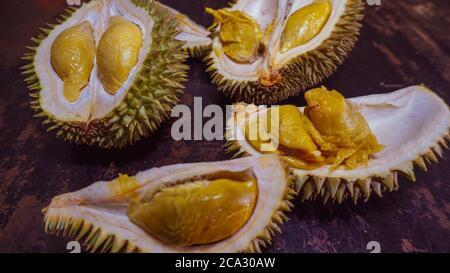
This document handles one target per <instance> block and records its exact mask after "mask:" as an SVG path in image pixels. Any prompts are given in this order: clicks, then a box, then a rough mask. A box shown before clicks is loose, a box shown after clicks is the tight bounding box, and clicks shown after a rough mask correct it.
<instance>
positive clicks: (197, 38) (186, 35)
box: [161, 4, 211, 48]
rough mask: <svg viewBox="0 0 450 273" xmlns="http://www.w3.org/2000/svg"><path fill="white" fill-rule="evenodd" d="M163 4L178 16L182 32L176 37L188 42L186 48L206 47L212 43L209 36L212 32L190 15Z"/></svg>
mask: <svg viewBox="0 0 450 273" xmlns="http://www.w3.org/2000/svg"><path fill="white" fill-rule="evenodd" d="M161 5H162V6H164V7H165V8H167V9H168V10H169V11H170V12H171V13H172V15H174V16H175V17H176V18H177V20H178V24H179V29H180V30H181V33H180V34H178V35H177V37H176V38H177V39H178V40H180V41H184V42H186V45H185V46H184V48H196V47H204V46H209V45H210V44H211V38H209V35H210V33H209V31H208V30H206V29H205V27H203V26H201V25H199V24H197V23H195V22H194V21H192V20H191V19H189V17H187V16H186V15H184V14H182V13H180V12H178V11H177V10H175V9H173V8H171V7H169V6H166V5H163V4H161Z"/></svg>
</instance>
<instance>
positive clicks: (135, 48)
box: [23, 0, 188, 148]
mask: <svg viewBox="0 0 450 273" xmlns="http://www.w3.org/2000/svg"><path fill="white" fill-rule="evenodd" d="M49 27H50V28H48V29H44V30H43V31H44V34H41V35H40V36H39V37H38V38H35V39H33V41H34V42H35V43H36V44H37V45H36V46H35V47H31V48H30V49H32V50H33V52H31V53H27V54H26V55H25V56H24V59H25V60H28V61H31V63H30V64H28V65H26V66H25V67H23V69H24V70H25V71H24V74H25V75H27V78H26V82H27V83H28V85H29V89H30V90H31V96H32V97H33V101H32V108H33V109H35V110H36V111H37V115H36V116H38V117H43V118H44V119H45V121H44V125H46V126H47V127H48V130H55V131H57V136H58V137H60V138H63V139H65V140H68V141H70V142H75V143H78V144H87V145H95V146H99V147H104V148H112V147H124V146H126V145H128V144H131V143H134V142H135V141H137V140H139V139H141V138H143V137H146V136H147V135H149V134H150V133H151V132H153V131H154V130H155V129H156V128H157V127H158V126H159V125H160V124H161V123H162V122H163V121H164V120H165V119H167V118H168V113H169V112H170V110H171V109H172V107H173V106H174V105H175V104H176V103H177V102H178V96H179V95H180V94H181V92H182V89H183V85H182V83H183V82H184V81H185V79H186V71H187V68H188V67H187V66H186V65H185V64H184V63H183V62H184V61H185V60H186V58H187V54H186V53H185V52H184V51H183V46H185V42H182V41H179V40H177V39H176V37H177V35H181V34H180V30H179V29H178V24H177V20H176V18H175V17H174V16H173V15H172V14H171V12H170V11H168V10H167V9H166V8H164V7H161V6H160V5H159V4H158V3H157V2H155V1H152V0H149V1H139V0H93V1H90V2H89V3H85V4H83V5H82V6H81V7H80V8H79V9H75V8H73V9H70V10H69V11H67V14H65V15H63V16H62V18H61V19H60V20H59V24H57V25H49Z"/></svg>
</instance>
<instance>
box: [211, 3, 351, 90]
mask: <svg viewBox="0 0 450 273" xmlns="http://www.w3.org/2000/svg"><path fill="white" fill-rule="evenodd" d="M346 4H347V1H342V0H301V1H300V0H299V1H292V0H256V1H255V0H253V1H250V0H240V1H238V2H237V3H236V5H234V6H233V7H232V8H231V9H230V10H240V11H243V12H245V13H247V14H249V15H250V16H252V17H253V18H255V19H256V20H257V22H258V23H259V24H260V27H261V30H262V32H263V36H265V37H266V38H265V39H263V44H264V45H265V47H264V52H263V53H261V54H260V55H258V57H257V58H256V59H255V60H254V61H253V62H251V63H239V62H236V61H234V60H233V59H232V58H229V57H228V56H227V55H226V54H224V49H223V45H222V43H221V42H220V39H219V38H215V39H213V43H212V47H213V51H212V52H213V53H212V54H211V56H210V57H211V58H212V61H213V62H214V65H215V69H217V71H218V72H219V73H220V74H221V75H223V76H224V77H225V78H227V79H229V80H234V81H236V82H243V81H259V80H260V79H261V78H262V82H263V83H266V84H265V85H266V86H271V85H273V84H276V83H277V82H278V81H279V80H281V78H277V75H278V70H279V69H281V68H282V67H283V66H284V65H285V64H287V63H288V62H289V61H290V60H292V59H293V58H295V57H297V56H300V55H302V54H303V53H306V52H308V51H311V50H314V49H315V48H317V47H318V46H320V44H321V43H322V42H323V41H324V40H326V39H327V38H328V37H329V36H330V35H331V33H332V32H333V29H334V25H335V24H336V23H337V22H338V21H339V19H340V17H341V15H342V14H344V12H345V9H346ZM305 13H308V14H305ZM308 15H309V16H308ZM311 17H314V19H315V20H313V18H311ZM312 23H314V24H312ZM217 31H220V27H219V29H218V30H217ZM283 33H285V34H286V35H283ZM295 33H296V34H298V35H294V34H295ZM291 36H295V38H296V39H293V41H291V40H290V39H287V38H288V37H289V38H290V37H291ZM283 41H285V42H284V43H283ZM287 41H291V42H289V43H288V42H287ZM282 47H284V50H282Z"/></svg>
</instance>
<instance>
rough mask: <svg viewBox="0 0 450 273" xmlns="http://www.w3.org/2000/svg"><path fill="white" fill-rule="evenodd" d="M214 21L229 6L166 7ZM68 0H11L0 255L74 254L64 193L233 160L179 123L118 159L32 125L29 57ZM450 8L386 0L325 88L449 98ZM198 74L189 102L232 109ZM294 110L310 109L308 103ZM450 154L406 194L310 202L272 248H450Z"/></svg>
mask: <svg viewBox="0 0 450 273" xmlns="http://www.w3.org/2000/svg"><path fill="white" fill-rule="evenodd" d="M163 2H164V3H167V4H169V5H171V6H173V7H175V8H177V9H179V10H181V11H182V12H185V13H186V14H188V15H190V16H191V17H192V18H193V19H195V20H196V21H198V22H199V23H202V24H204V25H209V24H210V23H211V18H210V17H209V16H208V15H206V14H205V13H204V12H203V10H204V7H205V6H210V7H213V8H219V7H223V6H225V3H226V1H218V0H203V1H200V0H194V1H183V0H170V1H169V0H166V1H163ZM65 6H66V2H65V1H62V0H21V1H17V0H2V1H0V25H1V26H2V29H1V31H0V52H1V54H0V60H1V62H0V64H1V65H0V73H1V77H0V90H1V92H0V252H65V251H66V250H65V246H66V243H67V242H68V239H64V238H59V237H56V236H53V235H46V234H44V232H43V224H42V221H43V215H42V213H41V209H42V208H44V207H45V206H46V205H48V203H49V202H50V200H51V198H52V197H53V196H54V195H57V194H60V193H64V192H67V191H74V190H78V189H80V188H82V187H86V186H88V185H90V184H91V183H92V182H94V181H97V180H108V179H113V178H114V177H116V176H117V175H118V174H119V173H129V174H134V173H136V172H138V171H140V170H144V169H148V168H150V167H153V166H162V165H167V164H173V163H182V162H199V161H214V160H224V159H227V158H228V155H226V154H224V150H223V147H222V146H223V144H224V143H223V142H221V141H213V142H207V141H183V142H175V141H173V140H172V138H171V136H170V128H171V124H172V122H173V120H172V121H169V122H167V123H165V125H164V126H162V127H161V129H160V130H158V131H157V132H156V133H155V134H154V135H153V136H152V137H151V138H148V139H146V140H143V141H141V142H139V143H137V144H136V145H134V146H132V147H129V148H126V149H123V150H115V151H107V150H99V149H94V148H87V147H77V146H74V145H71V144H68V143H65V142H63V141H62V140H59V139H56V138H55V135H54V133H46V131H45V129H44V128H43V127H42V126H41V120H38V119H35V118H33V111H32V110H31V109H30V107H29V101H30V100H29V97H28V95H27V88H26V86H25V84H24V82H23V78H22V77H21V75H20V70H19V67H20V66H22V65H24V62H23V61H21V59H20V57H21V55H22V54H23V53H24V52H25V46H26V45H29V44H30V38H31V37H33V36H36V35H37V34H38V33H39V27H42V26H44V25H45V24H46V23H47V22H54V21H55V18H56V17H57V15H58V14H59V13H61V12H62V10H63V9H64V8H65ZM449 29H450V2H449V1H448V0H402V1H394V0H381V6H378V7H375V6H367V8H366V17H365V20H364V28H363V29H362V33H361V37H360V40H359V42H358V43H357V46H356V48H355V50H354V51H353V52H352V54H351V55H350V56H349V58H348V59H347V61H346V62H345V63H344V65H342V66H341V67H340V68H339V69H338V71H337V73H335V74H334V75H333V76H332V77H330V78H329V79H328V80H326V81H325V82H324V84H325V85H326V86H328V87H330V88H335V89H338V90H341V91H342V92H343V93H344V94H345V95H346V96H347V97H353V96H359V95H367V94H372V93H384V92H389V91H393V90H396V89H399V88H401V87H405V86H408V85H412V84H420V83H424V84H426V85H427V86H429V87H430V88H432V89H433V90H435V91H436V92H437V93H438V94H439V95H440V96H442V97H443V98H444V99H445V100H446V101H447V103H448V102H450V91H449V88H450V85H449V83H450V35H449V34H450V33H449ZM189 65H190V66H191V70H190V73H189V82H188V83H187V86H186V91H185V94H184V95H183V97H182V103H184V104H188V105H189V106H191V107H192V104H193V97H194V96H202V97H203V103H204V104H218V105H221V106H224V105H226V104H230V103H231V102H230V101H229V100H227V99H226V98H224V97H223V95H222V94H221V93H219V92H218V91H217V89H216V88H215V86H213V85H211V84H210V81H209V78H208V75H207V74H206V73H205V72H204V71H205V66H204V64H203V63H202V62H200V61H198V60H191V61H189ZM290 102H291V103H295V104H298V105H301V104H304V101H303V98H302V97H299V98H292V99H291V100H290ZM449 163H450V159H449V153H448V152H446V153H445V158H444V159H443V160H442V161H441V162H440V163H439V164H438V165H434V166H432V167H430V168H429V171H428V172H427V173H424V172H420V171H418V173H417V179H418V183H415V184H413V183H409V182H407V181H406V180H405V179H401V181H400V183H401V187H400V190H399V191H398V192H395V193H386V194H385V196H384V197H383V198H377V197H372V199H371V200H370V201H369V202H368V203H367V204H359V205H358V206H354V205H353V204H352V203H350V202H347V203H345V204H343V205H341V206H337V205H335V206H332V205H327V206H323V205H322V204H321V203H320V202H309V203H306V204H300V202H299V201H296V202H295V204H296V207H295V209H294V210H293V212H292V213H290V214H289V217H290V221H288V222H287V223H286V224H285V225H284V226H283V227H282V228H283V234H281V235H279V236H277V237H276V238H275V239H274V241H273V245H272V246H270V247H269V248H267V249H266V250H267V251H269V252H368V251H367V250H366V245H367V243H368V242H369V241H378V242H380V244H381V250H382V251H383V252H448V251H450V219H449V216H450V202H449V201H450V187H449V185H450V180H449V176H450V170H449Z"/></svg>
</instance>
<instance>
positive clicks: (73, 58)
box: [51, 21, 95, 102]
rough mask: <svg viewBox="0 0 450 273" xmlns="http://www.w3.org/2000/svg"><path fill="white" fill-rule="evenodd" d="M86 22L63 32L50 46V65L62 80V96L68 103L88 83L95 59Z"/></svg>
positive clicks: (77, 95) (91, 36) (93, 45)
mask: <svg viewBox="0 0 450 273" xmlns="http://www.w3.org/2000/svg"><path fill="white" fill-rule="evenodd" d="M92 32H93V30H92V26H91V24H90V23H89V22H88V21H84V22H83V23H81V24H79V25H76V26H73V27H71V28H69V29H67V30H65V31H63V32H62V33H61V34H60V35H59V36H58V37H57V38H56V39H55V42H54V43H53V45H52V49H51V63H52V66H53V68H54V69H55V72H56V73H57V74H58V76H59V77H60V78H61V79H62V80H63V82H64V84H63V94H64V97H65V98H66V99H67V100H68V101H69V102H74V101H76V100H78V98H79V97H80V92H81V89H83V88H84V87H85V86H86V85H87V84H88V82H89V78H90V76H91V72H92V68H93V67H94V59H95V41H94V37H93V34H92Z"/></svg>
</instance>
